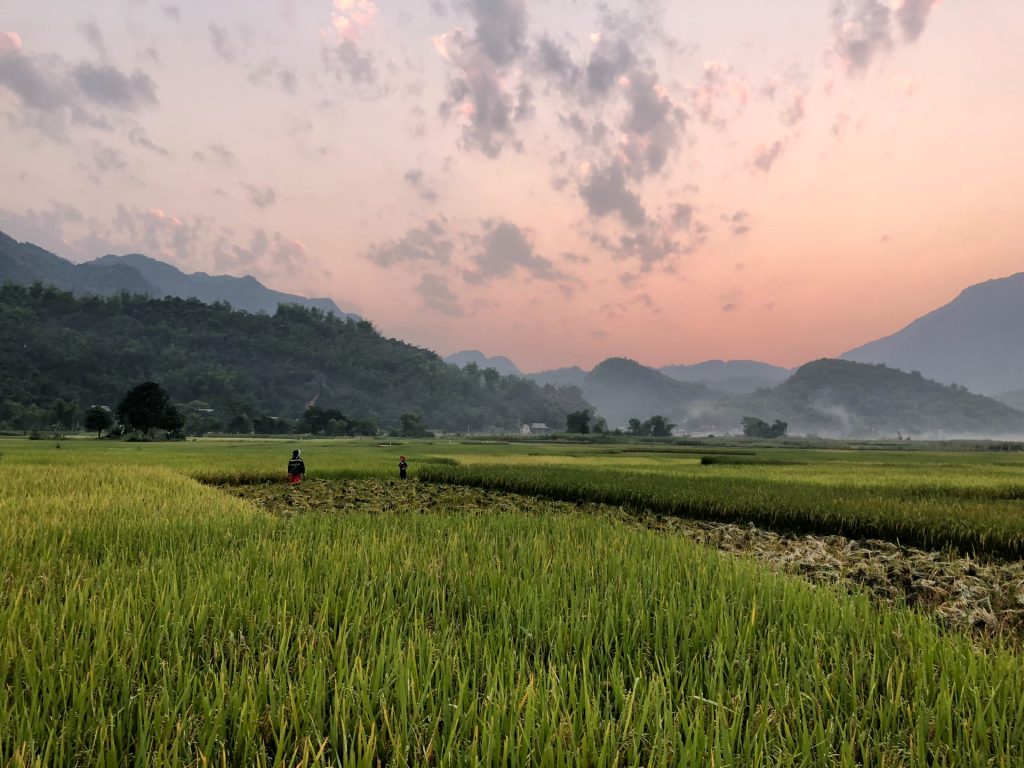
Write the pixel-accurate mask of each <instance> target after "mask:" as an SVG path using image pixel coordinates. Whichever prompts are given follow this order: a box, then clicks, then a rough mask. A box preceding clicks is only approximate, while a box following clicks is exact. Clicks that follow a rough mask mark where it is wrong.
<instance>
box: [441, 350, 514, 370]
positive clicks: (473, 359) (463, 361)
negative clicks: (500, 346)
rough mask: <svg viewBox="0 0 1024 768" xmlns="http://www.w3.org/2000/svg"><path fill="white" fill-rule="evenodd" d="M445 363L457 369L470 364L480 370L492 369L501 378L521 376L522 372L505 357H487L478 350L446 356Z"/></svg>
mask: <svg viewBox="0 0 1024 768" xmlns="http://www.w3.org/2000/svg"><path fill="white" fill-rule="evenodd" d="M444 361H445V362H446V363H451V364H452V365H457V366H459V368H465V367H466V366H467V365H469V364H470V363H474V364H476V367H477V368H479V369H480V370H483V369H484V368H493V369H494V370H496V371H497V372H498V373H500V374H501V375H502V376H522V375H523V374H522V371H520V370H519V366H517V365H516V364H515V363H513V362H512V361H511V360H509V359H508V358H507V357H502V356H501V355H499V356H497V357H487V355H485V354H484V353H483V352H481V351H480V350H478V349H467V350H465V351H464V352H456V353H455V354H453V355H448V357H446V358H445V359H444Z"/></svg>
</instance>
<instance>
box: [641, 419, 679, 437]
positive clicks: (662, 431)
mask: <svg viewBox="0 0 1024 768" xmlns="http://www.w3.org/2000/svg"><path fill="white" fill-rule="evenodd" d="M675 428H676V425H675V424H670V423H669V421H668V419H666V418H665V417H664V416H651V418H649V419H648V420H647V421H646V422H644V431H645V432H646V434H649V435H651V436H652V437H671V436H672V430H673V429H675Z"/></svg>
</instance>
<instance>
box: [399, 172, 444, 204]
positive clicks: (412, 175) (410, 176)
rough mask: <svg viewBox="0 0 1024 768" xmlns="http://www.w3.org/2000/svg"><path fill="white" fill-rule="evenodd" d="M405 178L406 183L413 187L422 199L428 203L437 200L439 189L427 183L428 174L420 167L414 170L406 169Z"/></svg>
mask: <svg viewBox="0 0 1024 768" xmlns="http://www.w3.org/2000/svg"><path fill="white" fill-rule="evenodd" d="M403 178H404V179H405V183H406V184H408V185H409V186H410V187H412V189H413V190H415V192H416V194H417V195H419V196H420V198H421V199H422V200H426V201H427V202H428V203H432V202H434V201H435V200H437V197H438V195H437V190H435V189H434V188H433V187H431V186H430V185H429V184H428V183H427V181H426V174H424V173H423V171H421V170H420V169H419V168H413V169H412V170H409V171H406V174H405V176H404V177H403Z"/></svg>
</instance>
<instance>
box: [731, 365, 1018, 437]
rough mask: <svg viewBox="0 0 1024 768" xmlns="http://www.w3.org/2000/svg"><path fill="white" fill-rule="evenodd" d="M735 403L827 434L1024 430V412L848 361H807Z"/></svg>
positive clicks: (754, 413)
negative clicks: (779, 380) (771, 385)
mask: <svg viewBox="0 0 1024 768" xmlns="http://www.w3.org/2000/svg"><path fill="white" fill-rule="evenodd" d="M732 407H733V408H734V409H743V410H746V411H749V413H746V414H744V415H749V416H757V417H759V418H763V419H765V420H766V421H773V420H775V419H782V420H783V421H786V422H788V423H789V426H790V431H791V432H797V433H801V432H807V433H813V434H820V435H824V436H847V437H869V438H870V437H891V436H894V435H895V434H896V433H897V432H902V433H903V434H905V435H922V436H930V437H947V438H952V437H1002V436H1022V435H1024V413H1021V412H1020V411H1016V410H1014V409H1012V408H1010V407H1009V406H1007V405H1005V404H1003V403H1000V402H997V401H996V400H993V399H991V398H988V397H984V396H982V395H976V394H973V393H971V392H969V391H968V390H967V389H965V388H964V387H962V386H959V385H951V386H947V385H945V384H941V383H939V382H935V381H929V380H928V379H926V378H924V377H923V376H922V375H921V374H918V373H904V372H903V371H899V370H896V369H894V368H889V367H887V366H884V365H869V364H865V363H855V362H850V361H847V360H818V361H815V362H813V363H808V364H807V365H805V366H803V367H802V368H800V369H799V370H797V372H796V373H795V374H793V376H792V378H790V379H789V380H787V381H786V382H784V383H783V384H780V385H779V386H778V387H776V388H775V389H774V390H771V391H769V392H763V391H762V392H758V393H755V394H754V395H751V396H748V397H747V398H746V399H743V400H741V401H737V402H734V403H733V404H732ZM737 412H738V411H737Z"/></svg>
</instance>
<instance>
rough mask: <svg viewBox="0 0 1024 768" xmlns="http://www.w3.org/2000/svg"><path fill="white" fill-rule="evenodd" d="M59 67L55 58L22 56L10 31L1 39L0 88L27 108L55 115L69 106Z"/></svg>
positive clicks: (68, 95) (71, 95) (70, 94)
mask: <svg viewBox="0 0 1024 768" xmlns="http://www.w3.org/2000/svg"><path fill="white" fill-rule="evenodd" d="M62 64H63V62H61V61H60V60H59V59H58V58H56V57H48V58H42V57H36V56H28V55H25V54H23V53H22V52H21V39H20V38H19V37H18V36H17V35H15V34H14V33H12V32H5V33H4V34H3V35H2V36H0V85H3V86H6V87H7V88H8V89H9V90H10V91H12V92H13V93H14V94H15V95H16V96H17V97H18V98H19V99H20V100H21V103H22V104H23V105H25V106H26V107H28V108H30V109H34V110H38V111H40V112H55V111H58V110H61V109H64V108H65V107H67V106H69V105H70V103H71V101H72V98H73V93H72V92H71V91H70V89H69V88H68V84H67V82H66V79H65V77H64V76H63V73H60V72H59V70H60V69H62Z"/></svg>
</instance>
